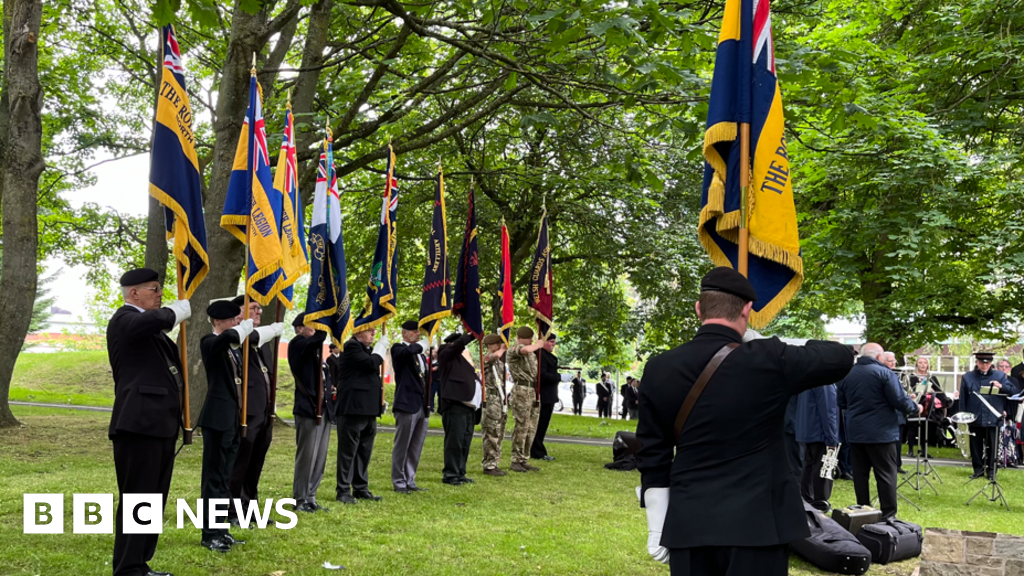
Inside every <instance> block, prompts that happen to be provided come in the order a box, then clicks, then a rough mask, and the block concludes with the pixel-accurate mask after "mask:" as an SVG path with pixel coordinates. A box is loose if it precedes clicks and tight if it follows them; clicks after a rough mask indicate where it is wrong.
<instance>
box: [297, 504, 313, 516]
mask: <svg viewBox="0 0 1024 576" xmlns="http://www.w3.org/2000/svg"><path fill="white" fill-rule="evenodd" d="M295 511H296V512H305V513H307V514H313V513H314V512H316V505H315V504H310V503H309V502H303V503H302V504H299V505H298V506H296V507H295Z"/></svg>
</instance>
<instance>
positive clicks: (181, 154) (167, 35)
mask: <svg viewBox="0 0 1024 576" xmlns="http://www.w3.org/2000/svg"><path fill="white" fill-rule="evenodd" d="M161 39H162V41H163V54H164V61H163V68H162V70H161V72H162V74H163V77H162V80H161V83H160V95H159V97H158V99H157V104H156V123H155V124H154V126H153V156H152V161H151V162H150V166H149V194H150V196H152V197H154V198H156V199H157V201H158V202H160V203H161V204H163V206H164V222H165V224H166V226H167V239H168V240H174V258H175V259H176V260H177V261H178V264H179V266H180V267H179V276H180V280H181V284H182V287H183V289H184V293H183V294H182V295H181V297H182V298H191V297H192V293H193V292H195V290H196V288H198V287H199V284H200V283H201V282H202V281H203V279H204V278H206V273H207V272H209V271H210V258H209V256H207V253H206V222H204V221H203V193H202V177H201V176H200V174H199V160H198V158H197V157H196V147H195V136H194V134H193V133H192V108H191V106H190V105H189V101H188V92H186V91H185V77H184V75H183V74H184V69H183V68H182V66H181V52H180V51H179V50H178V40H177V38H175V35H174V28H173V27H171V26H164V27H163V28H162V29H161Z"/></svg>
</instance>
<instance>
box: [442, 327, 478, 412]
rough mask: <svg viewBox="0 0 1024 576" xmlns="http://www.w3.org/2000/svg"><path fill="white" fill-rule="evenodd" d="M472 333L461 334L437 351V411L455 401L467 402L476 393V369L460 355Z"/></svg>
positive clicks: (446, 407) (444, 408) (471, 339)
mask: <svg viewBox="0 0 1024 576" xmlns="http://www.w3.org/2000/svg"><path fill="white" fill-rule="evenodd" d="M474 339H475V338H473V335H472V334H463V335H462V336H461V337H460V338H459V339H458V340H456V341H455V342H452V343H451V344H445V345H444V346H441V348H440V349H439V350H438V351H437V366H438V371H439V372H440V373H441V393H440V396H441V403H440V405H439V406H438V408H437V411H438V413H443V412H444V411H445V410H446V409H448V407H449V406H451V405H452V404H453V403H456V402H469V401H471V400H473V396H474V395H475V394H476V387H477V381H476V371H475V370H474V369H473V365H472V364H470V363H469V361H468V360H466V359H465V358H463V357H462V351H463V350H465V349H466V345H467V344H469V343H470V342H472V341H473V340H474Z"/></svg>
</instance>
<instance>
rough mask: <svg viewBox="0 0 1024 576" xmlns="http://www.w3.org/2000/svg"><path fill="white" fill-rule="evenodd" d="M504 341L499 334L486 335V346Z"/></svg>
mask: <svg viewBox="0 0 1024 576" xmlns="http://www.w3.org/2000/svg"><path fill="white" fill-rule="evenodd" d="M502 342H503V340H502V339H501V336H498V335H497V334H488V335H487V336H484V346H490V345H491V344H501V343H502Z"/></svg>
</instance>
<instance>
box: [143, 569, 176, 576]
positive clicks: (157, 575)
mask: <svg viewBox="0 0 1024 576" xmlns="http://www.w3.org/2000/svg"><path fill="white" fill-rule="evenodd" d="M146 576H174V574H171V573H170V572H157V571H156V570H150V571H149V572H146Z"/></svg>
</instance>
